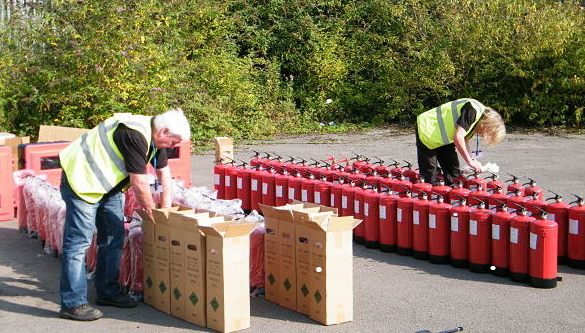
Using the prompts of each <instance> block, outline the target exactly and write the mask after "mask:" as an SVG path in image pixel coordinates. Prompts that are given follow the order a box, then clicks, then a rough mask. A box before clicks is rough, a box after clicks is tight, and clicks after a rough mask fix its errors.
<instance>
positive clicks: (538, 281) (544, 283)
mask: <svg viewBox="0 0 585 333" xmlns="http://www.w3.org/2000/svg"><path fill="white" fill-rule="evenodd" d="M530 284H531V285H532V286H533V287H535V288H545V289H550V288H555V287H556V286H557V278H554V279H542V278H537V277H532V276H531V277H530Z"/></svg>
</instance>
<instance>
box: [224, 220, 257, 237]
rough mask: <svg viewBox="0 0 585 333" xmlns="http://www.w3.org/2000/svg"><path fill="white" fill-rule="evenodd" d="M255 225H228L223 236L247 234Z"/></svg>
mask: <svg viewBox="0 0 585 333" xmlns="http://www.w3.org/2000/svg"><path fill="white" fill-rule="evenodd" d="M255 227H256V224H255V223H241V224H233V225H232V226H230V227H229V228H228V230H227V232H226V234H225V236H224V237H238V236H245V235H248V234H250V233H251V232H252V230H254V228H255Z"/></svg>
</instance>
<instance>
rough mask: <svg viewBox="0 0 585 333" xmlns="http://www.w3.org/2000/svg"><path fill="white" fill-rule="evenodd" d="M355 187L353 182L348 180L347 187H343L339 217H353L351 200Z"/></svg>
mask: <svg viewBox="0 0 585 333" xmlns="http://www.w3.org/2000/svg"><path fill="white" fill-rule="evenodd" d="M356 190H357V187H356V186H355V182H354V181H353V180H350V182H349V186H347V187H344V188H343V190H342V192H341V216H353V199H354V195H355V191H356Z"/></svg>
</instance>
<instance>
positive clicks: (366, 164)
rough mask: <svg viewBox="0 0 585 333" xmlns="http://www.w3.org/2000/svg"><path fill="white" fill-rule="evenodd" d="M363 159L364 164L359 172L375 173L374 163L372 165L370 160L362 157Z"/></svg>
mask: <svg viewBox="0 0 585 333" xmlns="http://www.w3.org/2000/svg"><path fill="white" fill-rule="evenodd" d="M362 157H363V162H364V163H362V164H361V165H360V166H359V167H358V169H359V171H360V172H361V173H368V172H372V171H374V166H373V164H372V163H370V158H368V157H366V156H362Z"/></svg>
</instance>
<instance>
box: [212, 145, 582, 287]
mask: <svg viewBox="0 0 585 333" xmlns="http://www.w3.org/2000/svg"><path fill="white" fill-rule="evenodd" d="M264 154H265V156H264V157H261V155H262V153H258V152H257V153H256V155H255V156H254V157H253V159H252V160H251V161H250V163H249V165H248V164H247V163H245V162H244V163H242V164H241V165H239V166H236V165H235V162H234V161H231V160H230V161H218V162H221V163H219V164H217V165H216V166H215V168H214V177H215V179H214V187H215V189H216V190H217V191H218V198H223V199H235V198H239V199H241V200H242V208H243V209H246V210H248V209H250V210H251V209H256V210H258V204H259V203H262V204H265V205H271V206H281V205H285V204H287V203H289V202H291V201H292V200H299V201H304V202H311V203H316V204H321V205H326V206H331V207H336V208H338V210H339V212H340V215H342V216H350V215H353V216H354V217H355V218H357V219H362V220H364V222H363V223H361V224H360V225H359V226H358V227H357V228H356V229H355V230H354V237H355V241H356V243H359V244H365V246H366V247H368V248H379V249H380V250H381V251H385V252H394V251H396V252H398V253H399V254H404V255H413V256H414V257H415V258H419V259H428V260H429V261H431V262H433V263H449V262H450V263H451V265H453V266H455V267H469V268H470V269H471V270H472V271H474V272H488V271H492V272H493V273H494V274H495V275H499V276H510V277H511V278H512V279H513V280H515V281H525V282H526V281H530V282H531V283H532V284H533V285H534V286H537V287H546V288H552V287H555V286H556V281H557V263H565V262H568V264H569V265H570V266H572V267H576V268H585V206H584V205H583V200H582V199H581V198H579V197H578V200H577V201H575V202H574V203H577V205H575V206H572V207H571V204H573V203H571V204H566V203H563V202H562V198H561V197H560V196H559V195H556V194H555V197H553V198H550V199H548V200H546V201H545V200H544V198H543V190H542V189H540V188H539V187H538V186H536V182H535V181H534V180H532V179H529V180H530V182H528V183H526V184H521V183H520V182H518V180H519V179H518V177H516V176H514V175H511V176H512V179H510V180H508V181H507V182H510V184H505V183H504V182H501V181H500V180H498V176H497V175H496V174H492V175H491V176H490V177H487V178H486V179H483V178H481V177H479V175H477V174H472V175H469V176H460V177H458V178H457V179H456V181H455V184H454V185H453V186H452V187H451V186H446V185H444V184H439V185H437V186H432V185H431V184H429V183H426V182H425V181H424V179H421V178H420V176H419V174H418V172H417V170H415V169H413V168H412V165H411V164H410V163H409V162H407V161H405V162H406V164H405V165H402V166H400V165H399V163H398V162H396V161H393V163H392V164H389V165H385V164H384V161H382V160H381V159H379V158H377V161H376V162H374V163H370V160H369V159H367V158H366V157H362V156H359V155H356V156H355V157H354V158H352V159H349V158H345V160H343V161H336V160H335V159H333V158H330V159H328V160H323V161H318V160H314V159H312V162H311V163H309V162H308V161H307V160H305V159H302V158H292V157H290V159H288V160H286V161H284V160H283V158H282V157H281V156H279V155H276V154H272V155H270V154H268V153H264ZM340 163H345V166H342V165H341V164H340ZM488 179H489V181H488ZM552 193H554V192H552ZM551 200H552V201H553V202H551V203H549V202H548V201H551Z"/></svg>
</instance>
